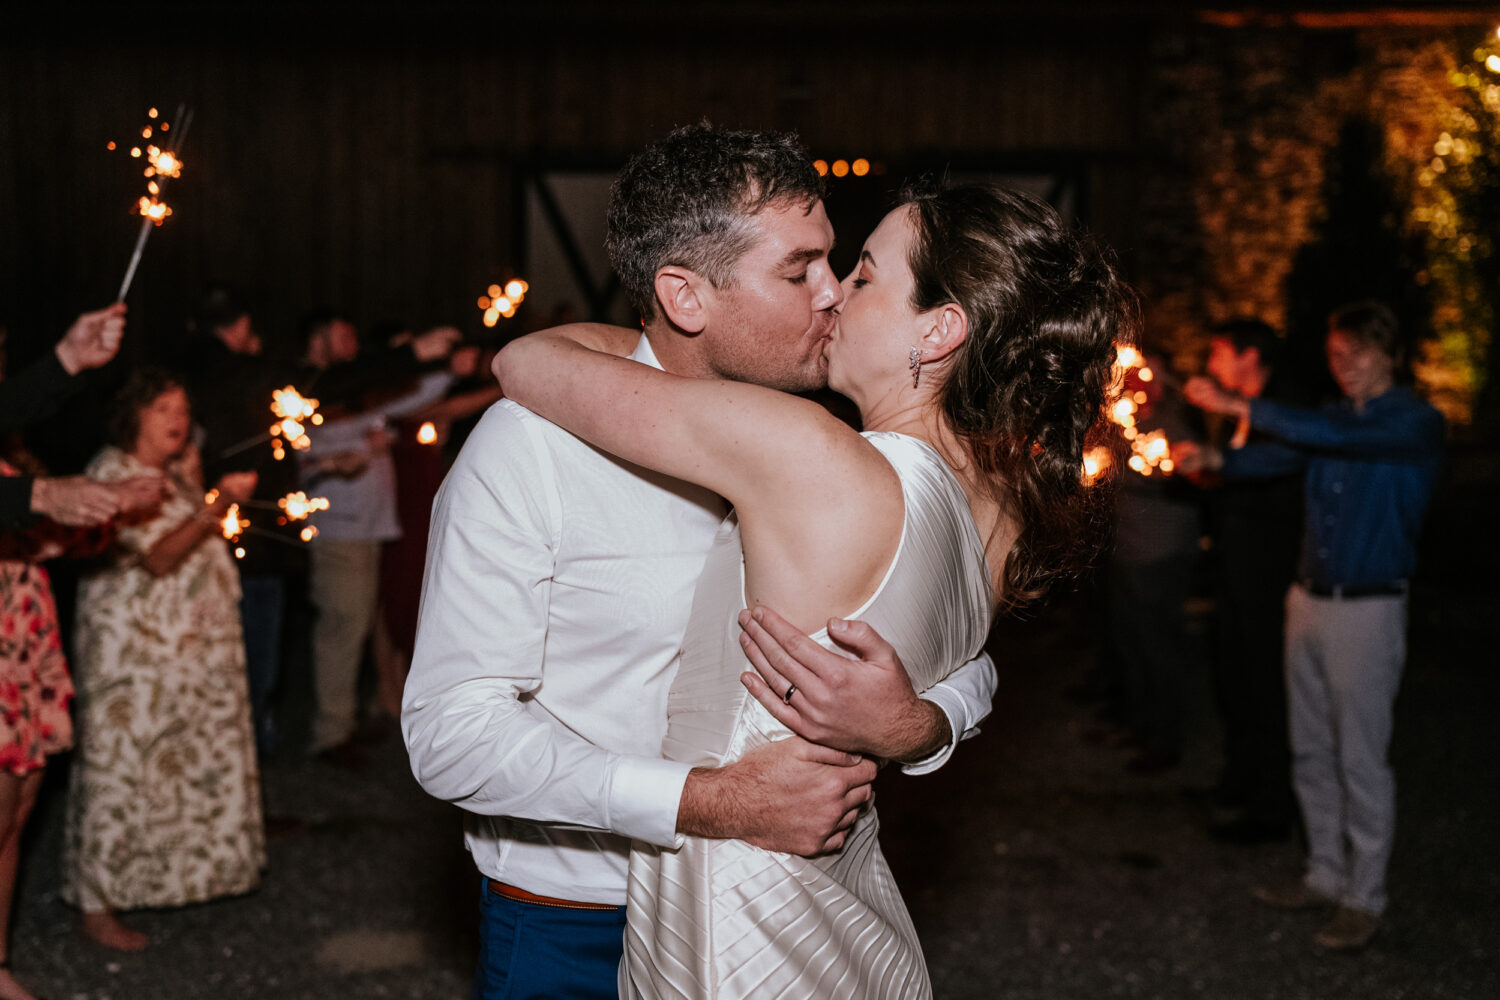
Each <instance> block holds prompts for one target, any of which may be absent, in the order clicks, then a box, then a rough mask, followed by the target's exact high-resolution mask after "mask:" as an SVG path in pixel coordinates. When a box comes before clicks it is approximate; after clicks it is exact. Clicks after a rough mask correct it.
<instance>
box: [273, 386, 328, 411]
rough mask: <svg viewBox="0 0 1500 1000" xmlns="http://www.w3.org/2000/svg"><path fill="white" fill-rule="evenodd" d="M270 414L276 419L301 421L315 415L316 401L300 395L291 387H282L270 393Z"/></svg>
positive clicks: (316, 409)
mask: <svg viewBox="0 0 1500 1000" xmlns="http://www.w3.org/2000/svg"><path fill="white" fill-rule="evenodd" d="M271 412H272V413H274V414H275V415H276V416H278V417H290V418H291V419H293V420H302V419H305V418H308V417H312V416H315V415H316V414H317V412H318V401H317V400H316V399H310V398H308V397H307V396H304V395H302V393H300V392H298V391H297V390H296V389H295V388H294V387H292V386H289V385H288V386H283V387H282V388H280V389H276V390H274V391H273V392H272V393H271Z"/></svg>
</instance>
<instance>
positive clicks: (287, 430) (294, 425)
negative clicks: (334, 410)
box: [219, 385, 323, 462]
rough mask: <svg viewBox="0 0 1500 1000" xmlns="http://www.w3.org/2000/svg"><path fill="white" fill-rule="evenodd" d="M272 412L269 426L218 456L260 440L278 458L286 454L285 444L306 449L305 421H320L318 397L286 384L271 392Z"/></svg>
mask: <svg viewBox="0 0 1500 1000" xmlns="http://www.w3.org/2000/svg"><path fill="white" fill-rule="evenodd" d="M271 415H272V416H273V417H275V418H276V422H275V423H274V424H272V425H271V429H270V430H268V431H267V432H266V433H264V434H257V435H255V437H253V438H248V439H246V440H244V441H241V442H240V443H239V444H236V445H233V446H231V447H229V448H226V449H225V450H224V451H223V452H222V453H221V454H220V455H219V457H220V458H228V457H229V456H230V455H234V454H237V453H238V452H242V451H244V450H245V449H246V448H253V447H254V446H256V445H258V444H260V443H261V442H262V441H270V442H271V456H272V457H273V458H275V459H276V460H277V461H278V462H279V461H281V460H282V459H284V458H286V449H287V448H288V447H290V448H292V449H293V450H294V451H306V450H307V448H308V446H309V445H310V444H311V442H310V441H309V440H308V437H307V425H308V424H312V425H313V426H314V427H316V426H318V425H319V424H321V423H322V422H323V415H322V414H321V413H319V412H318V401H317V400H316V399H310V398H308V397H307V396H304V395H302V394H301V393H300V392H298V391H297V390H296V389H295V388H293V387H292V386H289V385H288V386H284V387H283V388H280V389H277V390H275V391H274V392H272V393H271Z"/></svg>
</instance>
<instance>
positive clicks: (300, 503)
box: [276, 490, 328, 534]
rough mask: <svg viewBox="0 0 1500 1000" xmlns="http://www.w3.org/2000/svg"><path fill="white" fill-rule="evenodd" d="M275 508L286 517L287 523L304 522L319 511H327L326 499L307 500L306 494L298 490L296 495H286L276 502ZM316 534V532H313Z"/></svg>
mask: <svg viewBox="0 0 1500 1000" xmlns="http://www.w3.org/2000/svg"><path fill="white" fill-rule="evenodd" d="M276 506H277V507H278V508H279V509H280V510H281V512H282V514H284V515H285V516H286V520H288V521H305V520H307V519H308V518H309V517H311V516H312V515H313V514H315V513H317V512H318V511H320V510H327V509H328V498H327V497H312V498H309V497H308V495H307V494H306V493H303V492H302V491H301V490H298V491H297V492H296V493H288V494H287V495H286V496H284V497H282V498H281V499H280V500H277V501H276ZM314 533H315V534H316V532H314Z"/></svg>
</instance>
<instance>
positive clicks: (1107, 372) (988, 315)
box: [901, 182, 1139, 609]
mask: <svg viewBox="0 0 1500 1000" xmlns="http://www.w3.org/2000/svg"><path fill="white" fill-rule="evenodd" d="M901 202H902V204H905V205H909V206H910V207H911V209H912V215H911V218H912V223H913V227H914V230H915V234H916V235H915V238H914V239H913V241H912V247H911V251H910V254H909V260H908V262H907V263H908V264H909V266H910V268H911V273H912V278H913V282H914V284H913V290H912V302H911V304H912V306H913V307H914V308H915V309H916V310H917V311H919V312H925V311H927V310H929V309H933V308H936V307H938V306H941V305H945V304H948V303H957V304H958V305H960V306H962V307H963V310H964V312H965V313H966V314H967V316H968V319H969V335H968V340H967V341H966V342H965V344H964V346H963V347H962V348H960V350H959V351H958V352H957V353H956V355H955V356H954V358H953V360H952V362H951V363H950V364H949V365H948V366H947V373H946V378H945V380H944V383H943V386H942V389H941V392H940V396H939V401H940V404H941V406H942V408H943V412H944V414H945V415H946V416H947V418H948V420H949V421H950V422H951V424H952V426H953V429H954V430H955V432H956V433H957V434H958V435H959V437H960V439H961V440H962V441H963V442H964V445H965V447H966V448H967V449H968V452H969V454H970V455H971V457H972V458H973V460H974V463H975V465H976V467H977V468H978V469H979V470H980V472H982V473H983V474H984V475H985V476H986V477H987V478H988V480H989V483H990V484H991V487H992V489H993V490H994V494H995V497H996V499H997V500H999V501H1000V503H1001V504H1002V507H1003V508H1004V509H1005V510H1006V511H1007V512H1008V513H1009V515H1010V516H1011V517H1013V518H1014V519H1015V522H1016V523H1017V525H1018V526H1019V528H1020V535H1019V537H1018V538H1017V540H1016V543H1015V545H1014V546H1013V547H1012V548H1011V550H1010V552H1009V554H1008V555H1007V556H1006V560H1005V574H1004V580H1005V593H1004V600H1003V606H1005V607H1006V608H1009V609H1015V608H1018V607H1020V606H1022V605H1025V604H1027V603H1029V602H1032V601H1035V600H1037V599H1039V598H1041V597H1043V596H1044V595H1045V594H1046V593H1047V592H1048V591H1049V590H1050V589H1051V588H1052V587H1053V586H1054V585H1056V584H1057V583H1060V582H1062V581H1064V580H1068V579H1072V578H1074V577H1076V576H1077V574H1078V573H1079V572H1080V571H1081V570H1082V569H1083V568H1084V567H1085V566H1087V564H1088V563H1089V562H1090V561H1091V560H1092V559H1093V558H1094V557H1095V556H1096V555H1097V554H1098V552H1099V549H1100V548H1101V547H1102V544H1103V541H1104V539H1105V537H1106V534H1107V527H1108V518H1107V516H1106V512H1107V501H1108V497H1107V492H1106V491H1105V490H1104V489H1102V488H1101V487H1100V486H1098V485H1093V486H1090V485H1087V484H1086V483H1085V479H1084V476H1083V453H1084V450H1085V449H1086V448H1087V447H1088V446H1089V445H1090V444H1091V443H1092V442H1093V441H1094V439H1095V438H1097V437H1098V436H1099V435H1100V434H1101V433H1102V422H1103V409H1104V404H1105V401H1106V397H1107V395H1108V392H1109V387H1110V383H1111V379H1112V377H1113V367H1114V363H1115V356H1116V355H1115V345H1116V343H1122V344H1125V343H1134V342H1135V339H1136V334H1137V328H1138V325H1139V319H1138V316H1139V310H1138V307H1137V303H1136V298H1135V294H1134V293H1133V291H1132V290H1131V289H1130V287H1129V286H1128V285H1126V283H1125V282H1124V281H1123V280H1122V279H1121V278H1120V277H1119V275H1118V274H1117V273H1116V272H1115V268H1114V266H1113V263H1112V262H1111V260H1110V256H1109V254H1108V253H1107V251H1105V250H1104V249H1103V248H1102V247H1101V246H1099V245H1098V244H1097V243H1095V242H1094V241H1093V240H1092V239H1090V238H1089V237H1088V236H1086V235H1084V234H1082V233H1078V232H1075V231H1073V230H1072V229H1070V228H1069V227H1068V226H1067V225H1066V224H1065V223H1064V222H1063V220H1062V218H1061V216H1059V215H1058V213H1057V211H1056V210H1055V209H1053V208H1052V206H1050V205H1048V204H1046V203H1045V202H1043V201H1040V200H1038V199H1036V198H1032V197H1030V196H1028V195H1024V194H1020V193H1018V192H1015V191H1009V190H1006V189H1004V188H998V187H991V186H987V185H961V186H952V187H945V186H937V185H934V184H932V182H921V183H920V184H918V185H915V186H912V187H908V188H907V189H906V190H905V191H904V192H903V193H902V196H901Z"/></svg>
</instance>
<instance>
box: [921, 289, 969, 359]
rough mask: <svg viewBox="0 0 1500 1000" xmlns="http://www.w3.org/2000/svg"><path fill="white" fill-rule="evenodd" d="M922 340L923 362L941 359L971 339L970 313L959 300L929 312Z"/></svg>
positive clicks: (926, 316) (925, 317)
mask: <svg viewBox="0 0 1500 1000" xmlns="http://www.w3.org/2000/svg"><path fill="white" fill-rule="evenodd" d="M924 319H926V321H927V323H926V328H925V330H924V331H923V333H922V340H921V342H920V343H919V344H918V345H917V346H918V347H920V348H921V349H922V360H923V362H928V361H940V360H942V359H943V358H946V357H947V356H948V355H950V354H952V353H953V352H954V351H956V350H958V349H959V348H960V347H962V346H963V345H964V343H965V341H967V340H968V339H969V315H968V313H966V312H964V309H963V306H961V305H959V304H958V303H957V302H949V303H946V304H944V305H941V306H938V307H937V308H936V309H933V310H931V311H930V312H928V313H927V314H926V315H925V316H924Z"/></svg>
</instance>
